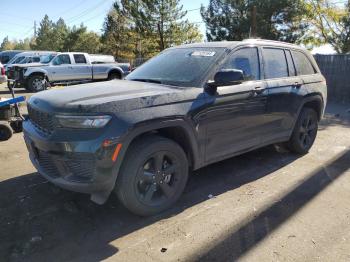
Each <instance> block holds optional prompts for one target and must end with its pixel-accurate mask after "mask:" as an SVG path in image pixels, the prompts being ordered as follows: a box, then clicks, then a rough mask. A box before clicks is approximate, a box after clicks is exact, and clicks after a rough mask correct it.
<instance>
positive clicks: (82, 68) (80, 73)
mask: <svg viewBox="0 0 350 262" xmlns="http://www.w3.org/2000/svg"><path fill="white" fill-rule="evenodd" d="M73 58H74V64H72V70H73V74H74V75H73V76H74V79H75V80H91V79H92V71H91V70H92V66H91V65H89V64H88V61H87V59H86V57H85V55H84V54H73Z"/></svg>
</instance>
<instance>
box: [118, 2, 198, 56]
mask: <svg viewBox="0 0 350 262" xmlns="http://www.w3.org/2000/svg"><path fill="white" fill-rule="evenodd" d="M114 6H115V8H117V9H119V10H121V13H122V15H124V16H125V17H127V19H128V21H129V23H130V27H131V28H132V29H133V30H134V31H135V33H136V35H137V39H136V41H137V42H140V39H141V38H142V39H148V40H152V41H150V43H149V44H150V45H149V46H145V45H142V46H143V47H142V49H145V48H148V49H149V50H148V52H149V53H154V52H159V51H162V50H164V49H165V48H168V47H170V46H173V45H179V44H181V43H184V42H193V41H195V40H196V41H197V40H199V39H201V36H200V32H199V30H198V27H196V26H194V25H193V24H191V23H189V21H188V20H184V17H185V15H186V11H183V6H182V5H180V0H121V1H120V2H119V1H117V2H116V3H115V4H114ZM190 26H191V28H190V29H191V31H192V33H191V34H187V31H186V30H188V29H189V27H190ZM194 31H197V33H194ZM189 37H194V38H192V39H189ZM154 44H155V45H154ZM138 45H139V44H138ZM152 48H154V49H153V50H152Z"/></svg>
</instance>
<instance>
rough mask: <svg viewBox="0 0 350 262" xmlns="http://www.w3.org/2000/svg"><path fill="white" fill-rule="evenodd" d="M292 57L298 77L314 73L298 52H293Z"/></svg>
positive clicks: (304, 57)
mask: <svg viewBox="0 0 350 262" xmlns="http://www.w3.org/2000/svg"><path fill="white" fill-rule="evenodd" d="M293 57H294V61H295V66H296V68H297V72H298V75H312V74H315V73H316V71H315V69H314V67H313V66H312V64H311V62H310V60H309V59H308V58H307V56H306V55H305V54H303V53H302V52H299V51H293Z"/></svg>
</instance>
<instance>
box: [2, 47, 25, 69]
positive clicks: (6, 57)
mask: <svg viewBox="0 0 350 262" xmlns="http://www.w3.org/2000/svg"><path fill="white" fill-rule="evenodd" d="M22 52H24V51H23V50H7V51H2V52H0V62H1V63H2V64H3V65H4V66H6V64H7V63H8V62H9V61H10V60H11V59H12V58H13V57H14V56H15V55H17V54H19V53H22Z"/></svg>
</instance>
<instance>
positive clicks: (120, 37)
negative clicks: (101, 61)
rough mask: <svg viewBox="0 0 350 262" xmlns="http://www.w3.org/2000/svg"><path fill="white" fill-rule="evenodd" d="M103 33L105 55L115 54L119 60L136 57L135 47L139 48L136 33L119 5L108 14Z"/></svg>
mask: <svg viewBox="0 0 350 262" xmlns="http://www.w3.org/2000/svg"><path fill="white" fill-rule="evenodd" d="M102 31H103V35H102V43H103V47H102V49H103V52H104V53H109V54H113V55H114V57H117V58H129V59H131V58H133V57H134V55H135V53H134V47H136V48H137V40H136V33H135V30H134V29H133V28H132V27H131V26H130V24H129V23H128V19H127V18H126V17H125V16H124V15H123V14H122V13H121V11H120V9H119V6H118V5H116V6H115V8H112V10H111V11H110V12H109V13H108V14H107V17H106V18H105V21H104V24H103V29H102Z"/></svg>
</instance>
